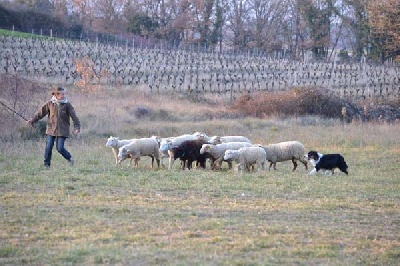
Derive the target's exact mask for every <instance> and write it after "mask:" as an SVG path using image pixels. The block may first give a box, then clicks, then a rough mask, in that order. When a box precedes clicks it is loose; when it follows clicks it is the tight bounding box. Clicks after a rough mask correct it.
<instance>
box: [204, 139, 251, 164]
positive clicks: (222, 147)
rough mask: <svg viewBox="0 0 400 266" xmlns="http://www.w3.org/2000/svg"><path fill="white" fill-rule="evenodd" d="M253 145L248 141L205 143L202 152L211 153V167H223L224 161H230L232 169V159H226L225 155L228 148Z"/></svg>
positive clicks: (234, 148) (236, 148) (233, 148)
mask: <svg viewBox="0 0 400 266" xmlns="http://www.w3.org/2000/svg"><path fill="white" fill-rule="evenodd" d="M251 146H252V145H251V144H250V143H248V142H228V143H221V144H217V145H213V144H203V146H202V147H201V149H200V154H204V153H208V154H210V155H211V157H212V158H210V159H211V169H213V170H214V169H215V166H217V167H218V168H217V169H220V168H221V164H222V161H226V162H227V163H228V166H229V169H232V161H231V160H224V155H225V151H226V150H238V149H240V148H243V147H251Z"/></svg>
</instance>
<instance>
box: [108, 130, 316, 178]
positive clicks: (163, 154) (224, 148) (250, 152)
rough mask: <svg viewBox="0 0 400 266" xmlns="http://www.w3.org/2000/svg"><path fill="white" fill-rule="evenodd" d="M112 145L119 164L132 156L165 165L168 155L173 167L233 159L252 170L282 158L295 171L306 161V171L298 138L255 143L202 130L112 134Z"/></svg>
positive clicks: (216, 166)
mask: <svg viewBox="0 0 400 266" xmlns="http://www.w3.org/2000/svg"><path fill="white" fill-rule="evenodd" d="M106 146H107V147H111V149H112V151H113V154H114V157H115V163H116V165H120V164H121V162H122V161H124V160H126V159H130V162H129V165H130V164H131V162H132V161H134V165H135V166H136V167H138V166H139V161H140V158H141V157H143V156H149V157H151V159H152V163H151V167H152V168H153V167H154V160H156V162H157V165H158V167H160V164H161V165H163V162H162V161H163V159H164V158H169V163H168V169H172V167H173V165H174V162H175V160H177V159H180V161H181V163H182V169H191V168H192V164H193V162H196V167H200V168H204V169H205V168H206V160H207V159H208V160H209V164H210V168H211V169H212V170H215V169H216V170H218V169H221V164H222V162H226V163H227V164H228V166H229V169H232V161H234V162H236V166H237V170H238V171H241V172H243V171H251V170H252V169H254V167H255V168H256V169H257V171H261V170H263V169H266V168H268V167H267V165H266V162H267V161H268V162H269V163H270V165H269V168H268V169H271V167H273V169H275V170H276V163H277V162H283V161H289V160H290V161H292V162H293V171H295V170H296V168H297V162H298V161H300V162H301V163H303V164H304V166H305V168H306V170H307V169H308V167H307V160H306V159H305V157H304V155H305V149H304V145H303V144H302V143H300V142H298V141H287V142H280V143H276V144H270V145H267V146H263V145H260V144H252V143H251V142H250V140H249V139H248V138H246V137H244V136H213V137H209V136H207V134H205V133H202V132H195V133H193V134H184V135H181V136H177V137H170V138H161V137H158V136H152V137H150V138H138V139H126V140H121V139H119V138H116V137H113V136H110V137H109V138H108V140H107V143H106Z"/></svg>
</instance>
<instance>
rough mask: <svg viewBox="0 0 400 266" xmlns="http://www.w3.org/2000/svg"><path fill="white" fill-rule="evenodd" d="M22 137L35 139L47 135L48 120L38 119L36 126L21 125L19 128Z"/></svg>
mask: <svg viewBox="0 0 400 266" xmlns="http://www.w3.org/2000/svg"><path fill="white" fill-rule="evenodd" d="M18 132H19V133H20V137H21V139H25V140H34V139H39V138H42V137H44V136H45V135H46V122H44V121H38V122H37V123H36V124H35V128H34V127H28V126H24V127H20V128H18Z"/></svg>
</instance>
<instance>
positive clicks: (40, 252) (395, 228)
mask: <svg viewBox="0 0 400 266" xmlns="http://www.w3.org/2000/svg"><path fill="white" fill-rule="evenodd" d="M240 122H241V121H240V120H235V121H229V123H230V124H231V125H233V127H234V128H235V127H236V126H235V125H236V124H237V123H240ZM242 122H243V123H244V124H246V125H247V126H249V127H250V129H249V130H251V133H252V139H257V140H258V141H262V140H268V139H269V140H270V141H271V142H274V141H275V142H276V141H278V140H283V139H294V138H296V139H299V140H301V141H303V143H304V144H305V145H306V147H308V148H315V149H318V150H320V151H321V152H329V151H332V152H340V153H342V154H344V156H345V158H346V160H347V162H348V164H349V167H350V169H349V170H350V175H349V176H345V175H335V176H330V177H328V176H323V175H316V176H306V173H307V171H306V170H305V169H304V167H300V166H299V168H298V171H296V172H294V173H292V172H291V171H290V170H291V163H278V165H277V167H278V170H277V171H271V172H267V171H265V172H261V173H254V172H253V173H248V174H243V175H240V174H238V173H235V172H234V171H230V170H228V169H226V167H227V166H226V165H224V169H223V170H222V171H219V172H213V171H211V170H205V171H204V170H197V169H195V170H192V171H181V170H179V169H178V166H177V165H176V168H175V169H174V170H172V171H168V170H166V169H150V168H149V165H150V161H149V160H148V159H147V158H144V159H142V160H141V161H140V166H139V169H132V168H128V167H127V166H126V164H125V163H124V165H125V166H124V167H120V168H117V167H115V166H114V159H113V156H112V154H111V151H110V150H109V149H108V148H107V147H105V145H104V144H105V140H106V138H105V137H104V138H101V137H92V138H91V137H90V136H88V135H85V134H84V133H83V134H82V137H81V138H80V139H72V140H70V141H68V142H67V144H66V145H67V147H68V149H69V150H70V151H71V152H72V153H73V154H74V157H75V159H76V161H77V163H76V165H75V166H74V167H72V168H71V167H69V166H68V164H67V162H66V161H65V160H64V159H62V158H61V156H60V155H59V154H58V153H57V152H56V151H54V154H53V165H52V169H51V170H45V169H44V168H43V167H42V154H43V150H44V142H43V140H41V141H38V142H35V141H33V142H30V141H25V142H14V143H10V142H0V148H1V150H2V155H0V209H1V212H0V264H2V265H18V264H35V265H36V264H39V265H60V264H61V265H64V264H68V265H71V264H72V265H76V264H77V265H88V264H89V265H95V264H120V265H127V264H130V265H137V264H142V265H159V264H164V265H165V264H167V265H188V264H190V265H205V264H207V265H208V264H218V265H282V264H286V265H287V264H291V265H293V264H296V265H310V264H311V265H314V264H323V265H354V264H357V265H371V264H373V265H396V264H398V263H399V257H400V233H399V232H400V223H399V221H400V213H399V209H400V194H399V187H400V186H399V185H400V180H399V166H398V165H399V162H400V161H399V158H400V146H399V143H400V138H399V137H398V129H399V128H398V126H397V125H379V124H377V125H369V124H350V125H348V126H347V128H343V127H338V126H336V125H330V126H325V125H323V126H322V125H316V126H308V125H299V124H296V123H294V122H285V121H276V120H275V121H274V120H271V121H267V120H258V119H254V120H253V119H245V120H243V121H242ZM152 123H154V124H152ZM156 123H158V122H157V121H155V122H150V121H143V122H138V123H136V124H135V130H138V129H140V128H143V129H147V128H149V127H151V126H152V125H155V124H156ZM221 123H222V124H223V125H224V123H226V125H227V124H229V123H228V122H227V121H221ZM173 124H174V125H175V126H176V123H173ZM217 124H218V123H216V122H215V121H212V122H209V123H207V122H201V123H194V122H193V123H190V122H185V129H186V130H188V131H189V132H190V131H196V130H197V129H198V128H199V127H208V128H209V129H210V130H213V129H214V130H215V131H218V125H217ZM178 125H179V124H178ZM166 127H167V126H166ZM237 128H238V129H240V128H239V127H237ZM241 130H244V129H241ZM367 131H368V133H366V132H367ZM318 136H325V137H324V138H318ZM265 142H266V141H265Z"/></svg>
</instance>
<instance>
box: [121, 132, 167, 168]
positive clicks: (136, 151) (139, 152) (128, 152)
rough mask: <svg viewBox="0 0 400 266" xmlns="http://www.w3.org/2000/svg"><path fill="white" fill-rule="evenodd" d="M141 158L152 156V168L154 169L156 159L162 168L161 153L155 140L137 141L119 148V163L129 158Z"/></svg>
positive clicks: (144, 139) (142, 139)
mask: <svg viewBox="0 0 400 266" xmlns="http://www.w3.org/2000/svg"><path fill="white" fill-rule="evenodd" d="M129 156H130V157H131V158H134V159H136V158H140V157H141V156H150V157H151V158H152V161H151V167H152V168H153V164H154V159H156V161H157V165H158V167H160V152H159V147H158V142H157V140H156V139H154V138H140V139H135V140H133V141H132V142H131V143H129V144H127V145H124V146H122V147H121V148H119V153H118V161H119V163H121V162H122V161H124V160H125V159H126V158H128V157H129Z"/></svg>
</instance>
